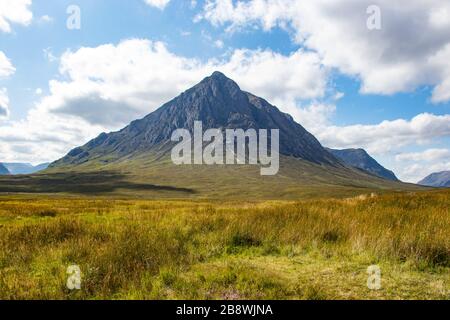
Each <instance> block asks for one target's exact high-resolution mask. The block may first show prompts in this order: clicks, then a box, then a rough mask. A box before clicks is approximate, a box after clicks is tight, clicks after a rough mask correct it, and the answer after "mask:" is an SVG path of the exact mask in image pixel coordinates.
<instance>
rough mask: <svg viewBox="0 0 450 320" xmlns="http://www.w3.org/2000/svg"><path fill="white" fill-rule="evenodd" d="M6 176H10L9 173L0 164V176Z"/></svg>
mask: <svg viewBox="0 0 450 320" xmlns="http://www.w3.org/2000/svg"><path fill="white" fill-rule="evenodd" d="M7 174H10V172H9V171H8V169H7V168H6V167H5V166H4V165H3V164H1V163H0V175H7Z"/></svg>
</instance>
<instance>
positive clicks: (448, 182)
mask: <svg viewBox="0 0 450 320" xmlns="http://www.w3.org/2000/svg"><path fill="white" fill-rule="evenodd" d="M417 184H419V185H422V186H429V187H445V188H449V187H450V171H442V172H436V173H432V174H430V175H429V176H427V177H426V178H424V179H423V180H421V181H419V182H418V183H417Z"/></svg>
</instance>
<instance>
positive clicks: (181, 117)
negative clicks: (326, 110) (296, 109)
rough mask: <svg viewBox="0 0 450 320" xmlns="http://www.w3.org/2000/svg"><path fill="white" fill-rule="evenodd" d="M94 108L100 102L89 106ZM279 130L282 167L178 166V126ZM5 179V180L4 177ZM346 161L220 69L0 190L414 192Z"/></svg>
mask: <svg viewBox="0 0 450 320" xmlns="http://www.w3.org/2000/svg"><path fill="white" fill-rule="evenodd" d="M92 107H95V106H92ZM195 121H202V122H203V131H205V130H206V129H209V128H220V129H222V131H223V130H224V129H238V128H240V129H244V130H247V129H250V128H253V129H279V130H280V170H279V172H278V174H277V175H275V176H261V174H260V166H259V165H248V164H240V165H213V166H208V165H175V164H174V163H173V162H172V160H171V150H172V147H173V146H174V145H175V143H174V142H171V141H170V139H171V135H172V133H173V131H174V130H175V129H187V130H189V131H190V132H191V133H192V131H193V127H194V122H195ZM3 180H4V179H3ZM418 188H419V187H418V186H416V185H407V184H403V183H399V182H395V181H388V180H385V179H381V178H378V177H376V176H374V175H372V174H368V173H366V172H364V171H362V170H359V169H355V168H352V167H349V166H347V165H346V164H344V162H343V161H342V160H339V159H338V158H337V157H335V156H334V155H333V154H332V153H330V152H329V151H327V150H326V149H325V148H324V147H322V145H321V144H320V143H319V141H318V140H317V139H316V138H315V137H314V136H313V135H312V134H310V133H309V132H308V131H306V130H305V129H304V128H303V127H302V126H301V125H300V124H298V123H296V122H295V121H294V120H293V118H292V117H291V116H290V115H288V114H286V113H283V112H281V111H279V110H278V108H276V107H275V106H272V105H271V104H269V102H267V101H266V100H264V99H262V98H259V97H257V96H255V95H253V94H251V93H248V92H245V91H242V90H241V89H240V88H239V86H238V85H237V84H236V83H235V82H234V81H233V80H231V79H229V78H227V77H226V76H225V75H224V74H222V73H220V72H215V73H213V74H212V75H211V76H209V77H207V78H205V79H203V80H202V81H201V82H200V83H198V84H197V85H195V86H194V87H192V88H191V89H188V90H187V91H185V92H183V93H182V94H181V95H179V96H178V97H176V98H174V99H173V100H171V101H169V102H167V103H166V104H164V105H163V106H162V107H160V108H159V109H157V110H156V111H154V112H152V113H150V114H149V115H147V116H146V117H144V118H142V119H139V120H136V121H133V122H131V123H130V124H129V125H128V126H126V127H125V128H123V129H122V130H120V131H117V132H111V133H102V134H100V135H99V136H98V137H96V138H95V139H93V140H91V141H89V142H88V143H86V144H85V145H83V146H80V147H77V148H75V149H73V150H71V151H70V152H69V153H68V154H67V155H66V156H65V157H63V158H61V159H59V160H58V161H56V162H54V163H52V164H51V165H50V166H49V168H48V169H47V170H44V171H43V172H41V173H39V175H37V176H34V177H32V179H31V178H30V180H26V179H22V180H20V181H17V180H14V179H12V180H11V181H9V182H8V181H5V182H4V183H1V184H0V192H49V193H53V192H69V193H72V192H76V193H83V194H84V193H86V194H89V195H92V194H103V193H111V192H114V193H115V194H117V195H124V196H128V195H130V196H133V197H136V196H139V197H163V196H167V197H178V196H182V197H185V196H187V197H197V196H200V197H202V196H205V197H206V196H207V197H214V198H224V197H233V198H237V197H242V198H248V197H249V196H250V197H251V198H271V199H281V198H292V199H298V197H316V196H325V195H333V196H352V195H355V194H361V193H363V192H373V191H376V190H417V189H418Z"/></svg>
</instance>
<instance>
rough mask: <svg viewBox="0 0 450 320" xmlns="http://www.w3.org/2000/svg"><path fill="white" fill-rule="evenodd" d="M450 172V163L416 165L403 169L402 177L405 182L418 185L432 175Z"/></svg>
mask: <svg viewBox="0 0 450 320" xmlns="http://www.w3.org/2000/svg"><path fill="white" fill-rule="evenodd" d="M448 170H450V161H442V162H437V163H432V164H430V163H415V164H410V165H407V166H406V167H404V168H401V169H400V171H401V175H402V177H403V179H404V181H409V182H413V183H417V182H419V181H420V180H422V179H423V178H425V177H427V176H429V175H430V174H432V173H436V172H441V171H448Z"/></svg>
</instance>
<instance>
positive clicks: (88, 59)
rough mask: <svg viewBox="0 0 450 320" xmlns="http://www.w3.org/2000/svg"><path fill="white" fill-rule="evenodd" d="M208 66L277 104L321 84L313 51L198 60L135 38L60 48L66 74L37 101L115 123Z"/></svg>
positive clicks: (307, 94) (147, 108) (315, 91)
mask: <svg viewBox="0 0 450 320" xmlns="http://www.w3.org/2000/svg"><path fill="white" fill-rule="evenodd" d="M143 70H151V72H143ZM214 70H221V71H223V72H224V73H226V74H227V75H229V76H230V77H231V78H233V79H235V80H236V81H237V82H238V83H239V84H240V85H241V86H242V88H243V89H244V90H247V91H251V92H253V93H255V94H257V95H261V96H264V97H266V98H268V99H269V100H270V101H272V102H275V103H276V102H282V104H280V107H283V105H284V104H285V102H290V104H294V103H295V101H296V100H298V99H313V98H319V97H322V96H323V95H324V94H325V90H326V84H327V79H326V78H327V73H326V71H325V70H324V68H323V67H322V66H321V65H320V62H319V59H318V57H317V56H316V55H315V54H313V53H305V52H302V51H298V52H296V53H293V54H292V55H290V56H283V55H280V54H277V53H274V52H272V51H269V50H265V51H261V50H257V51H251V50H236V51H234V52H233V53H232V54H231V56H230V57H229V58H228V59H226V60H223V61H221V60H211V61H207V62H204V63H201V62H199V61H197V60H195V59H186V58H183V57H180V56H176V55H174V54H172V53H171V52H169V51H168V50H167V48H166V46H165V45H164V44H163V43H161V42H151V41H148V40H139V39H134V40H127V41H123V42H121V43H119V44H118V45H117V46H115V45H112V44H108V45H102V46H99V47H96V48H81V49H79V50H77V51H76V52H70V51H68V52H66V53H65V54H64V55H63V56H62V57H61V63H60V72H61V74H62V75H63V76H65V77H66V79H67V80H66V81H61V80H52V81H50V93H51V94H50V95H49V96H47V97H44V99H43V100H42V102H41V103H40V105H39V108H41V109H45V110H47V111H50V112H53V113H59V114H70V115H74V116H78V117H80V118H83V119H84V120H86V121H88V122H89V123H92V124H101V125H105V126H109V127H114V128H116V127H117V126H121V125H124V124H126V123H128V122H129V121H131V120H133V119H135V118H137V117H140V116H143V115H145V114H147V113H150V112H152V111H154V110H155V109H156V108H157V107H159V106H160V105H162V104H163V103H164V102H166V101H168V100H169V99H171V98H173V97H175V96H176V95H178V94H179V93H180V92H182V91H183V90H185V89H187V88H189V87H190V86H192V85H194V84H195V83H197V82H198V81H200V80H201V79H202V78H203V77H205V76H206V75H208V74H210V73H212V72H213V71H214ZM274 79H277V81H274ZM93 105H94V106H95V108H92V106H93ZM286 108H287V107H286ZM286 111H287V110H286Z"/></svg>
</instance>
